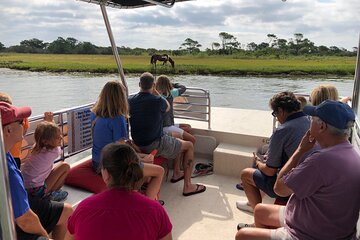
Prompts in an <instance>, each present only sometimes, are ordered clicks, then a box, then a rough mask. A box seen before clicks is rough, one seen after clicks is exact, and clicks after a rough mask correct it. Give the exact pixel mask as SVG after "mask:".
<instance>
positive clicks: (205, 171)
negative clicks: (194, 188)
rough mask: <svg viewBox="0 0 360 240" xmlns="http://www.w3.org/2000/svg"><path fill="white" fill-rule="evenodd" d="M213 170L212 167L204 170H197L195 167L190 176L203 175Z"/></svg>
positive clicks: (211, 172)
mask: <svg viewBox="0 0 360 240" xmlns="http://www.w3.org/2000/svg"><path fill="white" fill-rule="evenodd" d="M213 173H214V171H213V169H212V168H208V169H205V170H197V169H195V170H194V172H193V174H192V175H191V177H192V178H195V177H199V176H205V175H211V174H213Z"/></svg>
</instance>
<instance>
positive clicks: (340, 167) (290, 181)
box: [236, 100, 360, 239]
mask: <svg viewBox="0 0 360 240" xmlns="http://www.w3.org/2000/svg"><path fill="white" fill-rule="evenodd" d="M304 113H305V114H307V115H310V116H311V118H312V120H311V127H310V130H309V131H308V132H307V133H306V134H305V136H304V137H303V139H302V141H301V143H300V144H299V146H298V148H297V150H296V151H295V153H294V154H293V155H292V157H291V158H290V159H289V161H288V162H287V163H286V165H285V166H284V167H283V169H282V170H281V171H280V173H279V175H278V177H277V181H276V183H275V187H274V190H275V192H276V193H277V194H278V195H280V196H287V195H289V194H292V195H291V197H290V199H289V201H288V203H287V205H286V207H285V206H278V205H267V204H259V205H257V206H256V207H255V214H254V218H255V226H256V228H250V227H245V228H241V229H240V230H239V231H238V232H237V234H236V239H355V235H356V222H357V219H358V217H359V209H360V191H359V189H360V156H359V154H358V153H357V152H356V150H355V149H354V148H353V147H352V145H351V144H350V143H349V141H348V137H349V134H350V131H351V127H352V126H353V123H354V120H355V115H354V113H353V111H352V110H351V108H350V107H349V106H348V105H347V104H344V103H341V102H336V101H329V100H327V101H324V102H323V103H321V104H320V105H318V106H316V107H313V106H306V107H305V108H304ZM316 142H317V143H318V144H319V145H320V147H321V150H319V151H316V152H314V153H313V154H311V155H310V156H308V157H307V158H306V159H305V160H304V161H303V162H301V163H299V165H297V164H298V161H299V159H301V157H302V156H303V155H304V154H305V153H306V152H308V151H310V150H311V149H312V148H313V147H314V145H315V143H316Z"/></svg>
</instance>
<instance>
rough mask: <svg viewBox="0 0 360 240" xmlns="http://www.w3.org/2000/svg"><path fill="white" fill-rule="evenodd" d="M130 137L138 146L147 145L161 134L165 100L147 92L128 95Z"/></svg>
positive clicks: (165, 106)
mask: <svg viewBox="0 0 360 240" xmlns="http://www.w3.org/2000/svg"><path fill="white" fill-rule="evenodd" d="M129 106H130V125H131V137H132V139H133V140H134V142H135V144H136V145H138V146H147V145H150V144H151V143H152V142H154V141H156V140H158V139H160V138H161V136H162V135H163V130H162V128H163V114H164V113H165V111H166V108H167V103H166V100H165V99H164V98H162V97H160V96H155V95H152V94H151V93H147V92H139V93H137V94H135V95H133V96H130V97H129Z"/></svg>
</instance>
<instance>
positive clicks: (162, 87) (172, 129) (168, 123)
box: [155, 75, 195, 144]
mask: <svg viewBox="0 0 360 240" xmlns="http://www.w3.org/2000/svg"><path fill="white" fill-rule="evenodd" d="M155 88H156V90H157V91H158V92H159V93H160V94H161V96H162V97H164V98H165V99H166V100H167V101H168V102H169V105H170V110H169V111H168V112H165V113H164V116H163V131H164V132H165V133H168V134H170V135H171V136H173V137H177V138H180V139H184V140H185V141H190V142H192V143H193V144H195V137H194V136H193V135H191V134H190V131H191V126H190V125H189V124H183V123H180V124H175V122H174V108H173V102H174V98H176V97H178V96H180V95H181V94H183V93H184V92H185V91H186V87H185V86H183V85H180V84H178V83H175V84H172V83H171V82H170V79H169V78H168V77H167V76H165V75H160V76H159V77H158V79H157V81H156V84H155Z"/></svg>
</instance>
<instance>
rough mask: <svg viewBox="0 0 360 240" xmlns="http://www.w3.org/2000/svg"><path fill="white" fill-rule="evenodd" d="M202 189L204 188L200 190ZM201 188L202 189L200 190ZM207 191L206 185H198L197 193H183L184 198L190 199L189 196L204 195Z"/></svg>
mask: <svg viewBox="0 0 360 240" xmlns="http://www.w3.org/2000/svg"><path fill="white" fill-rule="evenodd" d="M200 187H202V188H200ZM199 188H200V189H199ZM205 190H206V187H205V186H204V185H200V184H196V189H195V191H193V192H188V193H183V196H184V197H188V196H191V195H195V194H198V193H202V192H205Z"/></svg>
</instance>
